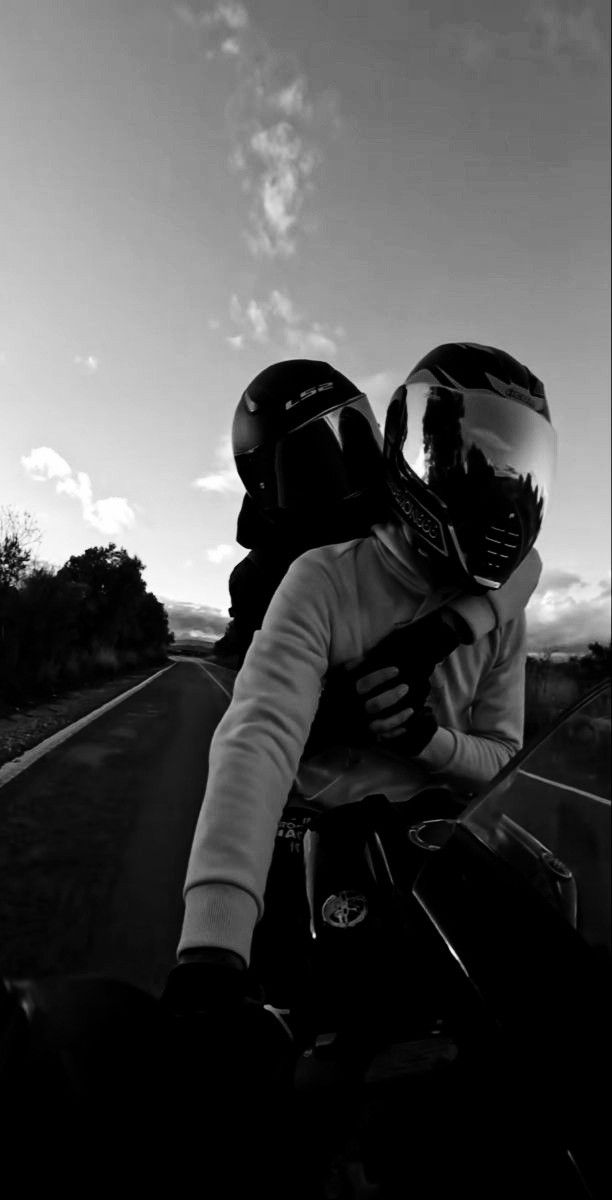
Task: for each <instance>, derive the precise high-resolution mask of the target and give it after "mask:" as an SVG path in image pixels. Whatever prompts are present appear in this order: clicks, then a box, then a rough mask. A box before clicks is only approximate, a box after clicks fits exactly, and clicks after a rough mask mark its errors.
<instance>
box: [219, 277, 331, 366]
mask: <svg viewBox="0 0 612 1200" xmlns="http://www.w3.org/2000/svg"><path fill="white" fill-rule="evenodd" d="M230 319H231V321H232V323H233V325H234V326H235V328H236V330H237V332H236V333H234V334H233V335H231V336H229V337H228V338H227V341H228V343H229V344H230V345H232V346H233V347H234V348H235V349H238V350H241V349H243V348H244V346H245V345H247V344H248V345H259V346H263V345H275V346H282V347H283V349H284V350H286V351H289V352H290V354H291V356H294V357H296V358H309V357H315V358H321V357H333V356H335V355H336V354H337V352H338V342H339V341H340V340H341V339H342V338H343V337H344V329H343V328H342V326H341V325H336V326H333V327H332V326H329V325H325V324H324V323H322V322H321V321H310V320H308V319H307V318H306V317H305V316H304V314H303V313H302V312H301V311H300V310H299V309H298V308H297V307H296V305H295V304H294V302H293V300H292V299H291V297H290V296H289V295H288V293H287V292H286V291H282V290H280V289H279V288H274V289H273V290H272V291H271V292H270V293H269V295H268V296H267V297H265V298H264V299H259V300H255V299H251V300H248V301H247V302H243V301H241V300H239V298H238V296H235V295H234V296H232V299H231V301H230Z"/></svg>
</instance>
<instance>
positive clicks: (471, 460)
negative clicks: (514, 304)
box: [403, 383, 555, 511]
mask: <svg viewBox="0 0 612 1200" xmlns="http://www.w3.org/2000/svg"><path fill="white" fill-rule="evenodd" d="M406 406H407V431H406V440H405V442H404V445H403V455H404V459H405V461H406V463H407V465H408V466H409V467H410V468H411V470H413V471H414V472H415V474H416V475H418V477H419V479H422V480H423V482H424V483H426V484H427V486H428V487H431V488H432V489H433V490H434V491H435V492H436V493H437V494H438V495H440V496H441V498H442V499H445V497H444V495H443V494H442V491H441V490H440V489H444V487H445V481H446V480H447V479H448V476H449V474H450V475H453V474H456V473H458V472H459V470H461V469H462V470H463V471H464V472H465V473H468V474H469V473H470V470H474V469H477V464H479V463H480V466H481V470H482V471H484V466H485V465H486V466H487V467H489V468H490V469H491V470H492V471H493V473H494V476H495V478H496V479H499V478H507V479H509V480H515V481H517V482H520V481H521V480H523V481H525V480H527V479H529V486H530V488H531V489H532V490H533V492H534V493H535V494H536V495H537V497H538V502H539V503H541V505H542V511H544V510H545V508H546V504H547V503H548V498H549V495H550V489H551V484H552V477H553V472H554V464H555V434H554V430H553V428H552V426H551V424H550V423H549V422H548V421H547V420H546V419H545V418H544V417H542V416H541V414H539V413H536V412H534V411H533V409H531V408H529V407H527V405H524V404H519V403H518V402H517V401H515V400H508V399H506V398H505V397H503V396H499V397H498V396H491V395H486V394H484V395H483V394H482V393H478V392H471V393H470V392H456V391H453V390H451V389H450V388H438V387H430V386H429V385H428V384H419V383H417V384H412V385H411V386H410V387H408V388H407V389H406Z"/></svg>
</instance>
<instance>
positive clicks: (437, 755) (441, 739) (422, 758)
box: [415, 725, 457, 774]
mask: <svg viewBox="0 0 612 1200" xmlns="http://www.w3.org/2000/svg"><path fill="white" fill-rule="evenodd" d="M456 745H457V742H456V739H455V735H454V733H453V731H452V729H445V728H444V727H443V726H440V725H439V726H438V728H437V729H436V732H435V733H434V735H433V737H432V739H431V741H430V742H429V744H428V745H427V746H426V747H425V749H424V750H422V751H421V753H420V754H417V755H415V761H416V762H418V763H422V764H423V766H425V767H428V769H429V770H430V771H431V772H432V773H434V774H435V772H437V771H444V769H445V768H446V767H447V766H448V764H449V763H450V761H451V759H452V757H453V755H454V753H455V747H456Z"/></svg>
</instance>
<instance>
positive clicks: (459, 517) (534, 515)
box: [384, 342, 556, 591]
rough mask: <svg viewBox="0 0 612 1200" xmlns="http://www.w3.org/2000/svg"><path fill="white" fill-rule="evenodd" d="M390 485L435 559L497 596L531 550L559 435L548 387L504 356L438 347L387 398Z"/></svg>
mask: <svg viewBox="0 0 612 1200" xmlns="http://www.w3.org/2000/svg"><path fill="white" fill-rule="evenodd" d="M384 455H385V464H386V476H387V484H388V487H389V490H390V492H391V497H392V503H393V507H394V509H395V512H396V514H397V516H398V517H399V518H400V520H401V521H402V522H404V523H405V524H406V525H407V526H408V527H409V528H410V529H411V530H412V532H413V534H415V535H416V538H417V544H418V545H420V547H421V548H425V549H426V551H427V554H428V556H429V558H430V559H432V560H434V561H436V560H437V561H439V562H440V563H442V562H444V561H446V563H447V566H448V568H449V574H451V575H452V576H453V577H454V578H456V579H457V580H458V582H461V583H462V584H463V585H464V586H465V587H466V588H468V589H470V590H473V591H480V590H483V589H484V590H489V589H492V588H499V587H501V585H502V584H503V583H504V582H505V581H506V580H507V579H508V577H509V576H510V575H511V574H512V572H513V571H515V570H516V568H517V567H518V566H519V564H520V563H521V561H522V560H523V558H525V555H526V554H527V553H528V552H529V550H530V549H531V547H532V546H533V544H534V542H535V540H536V538H537V536H538V533H539V531H540V527H541V524H542V519H543V516H544V512H545V509H546V505H547V503H548V499H549V495H550V489H551V484H552V480H553V475H554V469H555V461H556V435H555V432H554V430H553V427H552V425H551V421H550V413H549V409H548V403H547V400H546V394H545V392H544V386H543V384H542V383H541V382H540V380H539V379H537V378H536V377H535V375H532V374H531V372H530V371H529V370H528V369H527V367H524V366H522V365H521V363H519V362H517V360H516V359H515V358H512V357H511V356H510V355H509V354H505V353H504V351H502V350H496V349H494V348H493V347H492V346H479V345H475V344H472V343H464V342H458V343H449V344H447V345H443V346H438V347H437V348H436V349H435V350H432V351H431V353H430V354H427V355H426V356H425V358H423V359H421V361H420V362H419V363H417V365H416V367H415V368H414V370H413V371H411V373H410V375H409V376H408V378H407V380H406V382H405V383H404V384H403V385H402V386H401V387H399V388H398V389H397V391H396V392H395V393H394V395H393V396H392V398H391V402H390V404H389V409H388V412H387V419H386V424H385V439H384Z"/></svg>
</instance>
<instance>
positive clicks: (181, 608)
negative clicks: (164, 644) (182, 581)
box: [160, 597, 228, 640]
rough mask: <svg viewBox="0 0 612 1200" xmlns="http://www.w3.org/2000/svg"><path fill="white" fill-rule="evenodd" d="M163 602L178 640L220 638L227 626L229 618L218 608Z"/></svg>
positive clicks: (174, 601) (169, 601)
mask: <svg viewBox="0 0 612 1200" xmlns="http://www.w3.org/2000/svg"><path fill="white" fill-rule="evenodd" d="M160 599H161V597H160ZM161 602H162V604H163V605H164V608H165V609H166V612H167V613H168V623H169V625H170V629H171V630H172V632H173V634H174V636H175V638H176V639H177V640H179V639H180V638H186V637H195V638H204V637H219V636H220V635H221V634H222V633H223V631H224V629H225V627H226V625H227V620H228V618H227V616H224V615H223V613H222V612H221V611H220V609H218V608H209V607H208V606H207V605H205V604H188V603H184V602H181V601H176V600H166V599H163V600H162V601H161Z"/></svg>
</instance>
